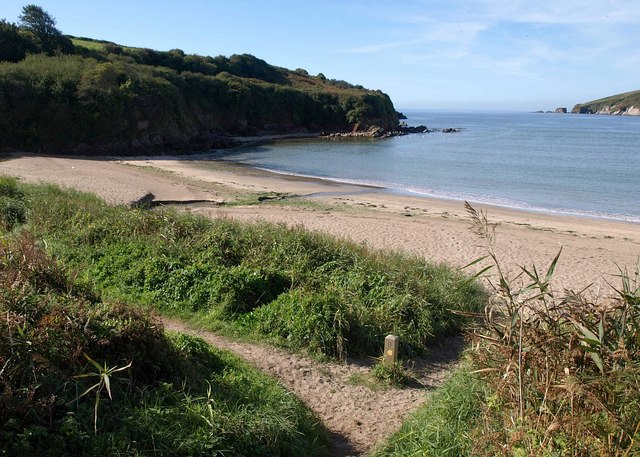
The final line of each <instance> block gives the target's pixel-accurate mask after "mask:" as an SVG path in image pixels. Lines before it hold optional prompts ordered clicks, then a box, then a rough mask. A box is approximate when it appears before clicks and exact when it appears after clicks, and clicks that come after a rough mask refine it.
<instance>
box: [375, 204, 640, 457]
mask: <svg viewBox="0 0 640 457" xmlns="http://www.w3.org/2000/svg"><path fill="white" fill-rule="evenodd" d="M467 210H468V212H469V215H470V217H471V221H472V229H473V231H474V232H475V233H476V234H478V235H479V236H480V237H481V238H482V239H483V240H484V241H485V242H486V248H487V253H488V255H487V257H486V258H484V259H479V260H478V262H476V263H477V264H481V262H483V261H485V262H486V261H487V259H488V260H489V264H488V265H486V266H484V267H483V268H481V269H480V273H479V274H478V276H480V275H485V280H486V282H487V284H488V285H489V287H491V288H492V289H493V294H492V295H491V300H490V302H489V304H488V305H487V307H486V309H485V310H484V313H477V314H472V315H470V317H474V318H475V326H474V327H473V328H471V329H470V332H469V334H468V338H469V341H470V348H469V349H468V350H467V352H466V358H465V359H466V360H465V363H466V365H465V366H464V367H463V368H462V369H461V370H459V371H458V372H456V373H455V374H454V375H453V377H452V378H451V380H450V381H449V382H447V383H446V384H445V385H444V386H443V387H441V388H440V389H438V390H437V391H436V392H435V393H434V394H433V396H432V398H430V399H429V400H428V401H427V402H426V403H425V404H424V405H423V406H422V407H421V408H420V409H419V410H418V412H416V414H414V415H413V416H412V417H411V418H410V419H409V420H408V421H407V422H406V423H405V424H404V425H403V427H402V429H401V430H400V431H399V432H398V433H396V434H395V435H394V436H393V437H392V438H391V439H390V440H389V442H388V443H387V444H386V445H385V446H384V447H383V448H381V449H380V450H378V451H377V454H376V455H380V456H382V455H394V456H409V455H411V456H414V455H428V456H463V455H473V456H496V455H508V456H591V455H599V456H600V455H603V456H604V455H606V456H631V455H640V444H639V440H640V434H639V430H640V384H639V382H640V269H636V270H634V271H627V270H622V271H620V272H619V274H618V275H617V278H616V281H615V282H613V283H612V289H611V291H612V295H611V296H610V297H609V298H608V299H606V300H605V299H602V300H601V301H599V302H598V301H595V300H593V299H591V298H589V294H588V290H583V291H577V292H575V291H570V290H564V291H562V292H561V293H557V292H555V291H554V290H553V288H552V287H551V280H552V278H553V274H554V271H555V267H556V265H557V263H558V261H559V259H560V258H561V253H560V252H559V253H558V255H557V256H556V257H555V258H554V259H550V260H549V265H548V266H547V267H546V268H545V269H544V270H542V271H540V270H539V268H538V267H536V266H535V265H534V266H531V267H521V268H520V271H519V273H517V274H515V275H512V276H510V275H508V274H507V273H506V270H507V269H506V268H505V267H504V265H503V264H502V263H501V262H500V261H499V258H498V254H499V253H498V252H496V250H495V238H496V225H495V224H492V223H491V222H490V221H489V219H488V218H487V215H486V213H483V212H478V211H476V210H475V209H474V208H472V207H471V206H468V207H467ZM489 273H492V274H489Z"/></svg>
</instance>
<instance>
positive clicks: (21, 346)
mask: <svg viewBox="0 0 640 457" xmlns="http://www.w3.org/2000/svg"><path fill="white" fill-rule="evenodd" d="M26 198H27V196H26V194H25V193H24V192H23V191H22V190H21V189H20V188H18V187H17V186H16V185H15V181H12V180H9V179H6V178H1V177H0V455H10V456H14V455H25V456H27V455H29V456H30V455H38V456H60V455H83V456H118V455H133V456H143V455H154V456H175V455H189V456H210V455H222V454H224V455H256V456H258V455H262V456H267V455H268V456H296V455H316V456H322V455H326V454H327V452H326V441H325V438H324V431H323V430H322V429H321V427H320V426H319V425H318V422H317V418H316V417H315V416H314V415H313V414H312V413H311V412H310V411H309V410H308V409H306V408H305V407H304V406H303V404H302V403H301V402H300V401H298V400H297V399H296V398H295V397H294V396H292V395H291V394H290V393H289V392H287V391H285V389H283V388H282V387H281V386H280V385H278V384H277V383H276V382H274V381H273V380H271V379H270V378H268V377H267V376H265V375H262V374H261V373H259V372H257V371H256V370H254V369H251V368H249V367H248V366H247V365H246V364H245V363H243V362H242V361H240V360H238V359H237V358H235V357H233V356H232V355H230V354H229V353H226V352H224V351H219V350H215V349H212V348H211V347H209V346H208V345H207V344H205V343H204V341H202V340H199V339H197V338H193V337H187V336H184V335H179V334H165V333H164V332H163V331H162V326H161V324H160V323H159V322H158V321H157V320H156V319H154V318H153V317H151V316H150V315H149V314H148V313H146V312H143V311H140V310H139V309H135V308H133V307H131V306H127V305H124V304H122V303H118V302H106V301H103V300H101V299H100V298H99V296H98V294H97V293H95V291H93V290H92V289H91V288H90V287H87V285H86V284H84V285H83V284H80V283H79V282H77V281H75V280H73V279H70V278H73V276H74V274H72V272H70V271H69V270H65V269H64V268H63V267H62V266H61V265H60V264H59V263H58V262H57V261H55V260H54V259H53V258H52V257H50V256H49V255H48V254H47V253H46V252H45V250H46V245H44V244H43V243H42V241H38V240H37V239H36V238H35V237H34V236H33V235H32V234H31V233H30V232H29V231H27V230H25V227H24V225H22V224H23V223H24V222H25V221H27V220H28V214H29V212H30V210H29V209H28V206H29V205H28V202H27V201H26ZM8 230H11V231H10V232H9V231H8Z"/></svg>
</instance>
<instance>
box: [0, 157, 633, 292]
mask: <svg viewBox="0 0 640 457" xmlns="http://www.w3.org/2000/svg"><path fill="white" fill-rule="evenodd" d="M0 160H1V161H0V173H1V174H6V175H13V176H17V177H19V178H20V179H21V180H24V181H26V182H50V183H55V184H58V185H60V186H63V187H72V188H75V189H78V190H81V191H86V192H92V193H95V194H97V195H99V196H100V197H102V198H104V199H105V200H106V201H108V202H110V203H112V204H130V203H131V202H133V201H136V200H138V199H140V198H142V197H143V196H145V195H148V194H152V195H153V198H154V200H155V201H160V202H168V203H169V204H171V205H173V206H177V207H179V208H182V209H184V210H187V211H191V212H192V213H195V214H201V215H204V216H207V217H214V218H215V217H227V218H233V219H237V220H242V221H259V220H264V221H269V222H275V223H284V224H287V225H290V226H302V227H304V228H306V229H309V230H319V231H323V232H327V233H330V234H332V235H335V236H338V237H343V238H347V239H350V240H352V241H355V242H357V243H363V244H366V245H367V246H370V247H372V248H376V249H384V250H395V251H402V252H405V253H409V254H412V255H416V256H420V257H423V258H426V259H428V260H431V261H436V262H446V263H449V264H451V265H453V266H457V267H461V266H464V265H466V264H468V263H469V262H471V261H473V260H474V259H477V258H479V257H481V256H483V255H485V254H486V248H485V247H484V246H483V241H482V240H480V239H479V238H478V237H477V236H476V235H474V234H473V233H472V232H471V230H470V222H469V221H470V219H469V216H468V214H467V213H466V211H465V208H464V204H463V202H459V201H452V200H451V201H450V200H440V199H430V198H423V197H417V196H409V195H397V194H393V193H390V192H387V191H385V190H384V189H378V188H373V187H366V186H357V185H348V184H341V183H336V182H331V181H325V180H320V179H310V178H302V177H295V176H288V175H281V174H276V173H271V172H267V171H264V170H259V169H254V168H250V167H246V166H243V165H239V164H236V163H230V162H224V161H215V160H207V159H205V157H204V156H189V157H180V158H172V157H154V158H152V157H142V158H101V159H96V158H77V157H41V156H37V155H31V154H12V155H4V156H2V158H1V159H0ZM474 206H475V207H476V209H479V210H480V209H481V210H483V211H486V212H487V213H488V216H489V219H490V221H492V222H495V223H498V224H499V225H498V228H497V245H496V247H497V252H498V254H499V258H500V261H501V262H502V264H503V266H507V267H508V269H509V270H510V271H511V272H512V274H513V275H515V274H517V272H518V271H519V266H527V267H529V266H531V265H532V264H535V265H536V266H537V267H538V269H539V270H546V268H547V266H548V265H549V263H550V262H551V260H552V259H553V257H554V256H555V255H556V254H557V253H558V251H559V249H560V248H562V255H561V257H560V262H559V265H558V268H557V270H556V275H555V279H554V288H555V289H556V290H561V289H565V288H566V289H572V290H581V289H583V288H584V287H586V286H588V285H589V284H593V286H592V288H591V289H590V290H591V291H592V293H594V294H599V295H610V294H611V293H612V291H611V289H610V287H609V286H608V285H607V281H609V282H612V283H613V284H616V278H615V275H616V274H617V273H618V272H619V270H618V267H620V268H629V269H630V270H632V269H633V268H635V265H637V262H638V258H639V257H640V225H639V224H634V223H626V222H618V221H611V220H603V219H590V218H581V217H569V216H557V215H552V214H543V213H536V212H525V211H516V210H511V209H505V208H500V207H487V206H483V205H474Z"/></svg>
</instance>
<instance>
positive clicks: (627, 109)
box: [571, 90, 640, 116]
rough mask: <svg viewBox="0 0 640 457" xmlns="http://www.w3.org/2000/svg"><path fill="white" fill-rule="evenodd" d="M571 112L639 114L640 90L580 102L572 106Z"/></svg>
mask: <svg viewBox="0 0 640 457" xmlns="http://www.w3.org/2000/svg"><path fill="white" fill-rule="evenodd" d="M571 112H572V113H580V114H616V115H627V116H639V115H640V90H636V91H633V92H625V93H623V94H617V95H612V96H611V97H606V98H601V99H599V100H593V101H591V102H587V103H581V104H578V105H576V106H574V107H573V109H572V110H571Z"/></svg>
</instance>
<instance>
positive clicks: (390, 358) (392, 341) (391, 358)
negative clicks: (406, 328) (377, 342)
mask: <svg viewBox="0 0 640 457" xmlns="http://www.w3.org/2000/svg"><path fill="white" fill-rule="evenodd" d="M399 344H400V337H399V336H395V335H387V337H386V338H385V339H384V357H383V359H382V362H383V363H384V364H385V365H386V366H388V367H390V366H393V365H394V364H395V363H396V362H397V361H398V345H399Z"/></svg>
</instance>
